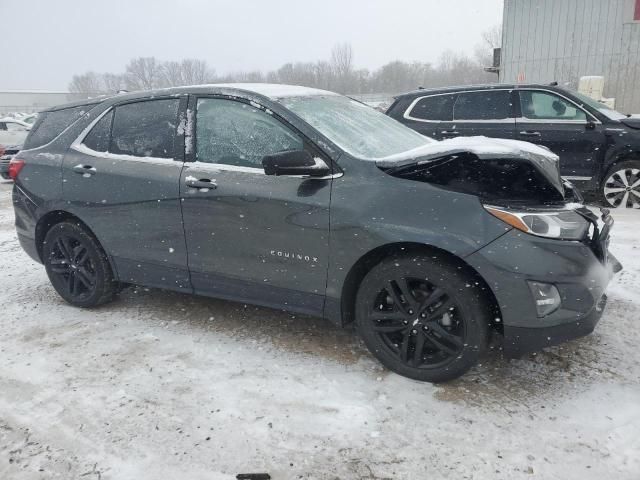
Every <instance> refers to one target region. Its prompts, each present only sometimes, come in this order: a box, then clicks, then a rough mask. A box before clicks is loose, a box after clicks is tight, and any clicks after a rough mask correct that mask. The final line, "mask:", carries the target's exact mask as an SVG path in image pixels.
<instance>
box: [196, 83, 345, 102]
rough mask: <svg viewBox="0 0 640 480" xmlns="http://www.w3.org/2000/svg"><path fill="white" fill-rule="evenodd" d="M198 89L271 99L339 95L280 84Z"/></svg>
mask: <svg viewBox="0 0 640 480" xmlns="http://www.w3.org/2000/svg"><path fill="white" fill-rule="evenodd" d="M195 86H197V87H218V88H235V89H237V90H246V91H250V92H254V93H258V94H260V95H264V96H265V97H269V98H271V99H277V98H282V97H308V96H311V95H338V94H337V93H334V92H329V91H328V90H320V89H318V88H310V87H302V86H300V85H283V84H278V83H216V84H210V85H195Z"/></svg>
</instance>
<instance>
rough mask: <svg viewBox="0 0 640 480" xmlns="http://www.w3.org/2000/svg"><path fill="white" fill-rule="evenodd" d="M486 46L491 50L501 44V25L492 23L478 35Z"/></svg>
mask: <svg viewBox="0 0 640 480" xmlns="http://www.w3.org/2000/svg"><path fill="white" fill-rule="evenodd" d="M480 36H481V37H482V41H483V43H484V46H485V47H486V48H489V49H491V50H493V49H494V48H500V47H501V46H502V25H500V24H498V25H494V26H493V27H491V28H489V29H488V30H485V31H484V32H482V34H481V35H480Z"/></svg>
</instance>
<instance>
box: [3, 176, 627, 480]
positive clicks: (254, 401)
mask: <svg viewBox="0 0 640 480" xmlns="http://www.w3.org/2000/svg"><path fill="white" fill-rule="evenodd" d="M10 189H11V184H9V183H7V182H5V183H2V184H0V254H1V255H2V260H1V264H2V268H1V270H0V299H1V301H2V312H1V313H0V479H11V480H13V479H19V480H22V479H50V478H60V479H76V478H77V479H87V480H91V479H102V480H106V479H118V480H120V479H132V480H133V479H135V480H144V479H153V480H156V479H164V478H166V479H189V480H199V479H232V478H235V475H236V474H237V473H240V472H269V473H270V474H271V476H272V478H273V479H275V480H278V479H294V478H295V479H297V478H301V479H338V478H339V479H385V478H388V479H417V478H430V479H431V478H433V479H439V478H455V479H488V478H492V479H503V478H504V479H520V478H526V479H536V478H540V479H545V480H546V479H562V480H567V479H602V478H611V479H617V480H623V479H638V478H640V434H639V432H640V348H638V345H640V324H639V322H640V235H638V231H639V230H640V211H625V212H616V213H615V214H614V216H615V217H616V220H617V225H616V227H615V229H614V238H613V244H612V250H613V251H614V253H615V254H616V255H617V256H618V258H619V259H620V260H621V262H622V263H623V264H624V266H625V270H624V271H623V272H622V273H621V274H620V275H619V276H618V278H617V279H616V280H615V283H614V284H612V286H611V287H610V303H609V307H608V310H607V312H606V314H605V316H604V317H603V319H602V321H601V323H600V325H599V326H598V328H597V330H596V332H595V334H593V335H591V336H589V337H587V338H584V339H581V340H577V341H574V342H571V343H569V344H566V345H564V346H561V347H556V348H553V349H549V350H548V351H546V352H544V353H539V354H537V355H531V356H530V357H528V358H525V359H521V360H506V359H504V358H502V357H501V355H500V354H499V353H498V352H495V353H492V354H490V355H489V356H488V358H486V359H485V360H484V361H483V363H482V365H480V366H478V367H477V368H475V369H474V370H473V371H472V372H471V373H470V374H468V375H466V376H465V377H464V378H462V379H460V380H457V381H455V382H452V383H449V384H447V385H441V386H434V385H430V384H421V383H417V382H413V381H410V380H407V379H404V378H402V377H399V376H397V375H395V374H392V373H389V372H388V371H385V370H384V369H383V368H382V367H380V366H379V364H378V363H377V362H376V361H374V360H373V359H372V358H371V357H370V356H369V354H368V353H367V352H366V350H365V349H364V347H363V346H362V345H361V343H360V342H359V340H358V339H357V337H356V336H355V335H354V334H353V332H351V331H345V330H341V329H338V328H336V327H334V326H332V325H330V324H329V323H327V322H324V321H322V320H318V319H311V318H305V317H301V316H292V315H290V314H286V313H282V312H279V311H274V310H269V309H264V308H256V307H253V306H249V305H242V304H236V303H231V302H225V301H218V300H213V299H207V298H200V297H193V296H189V295H181V294H175V293H168V292H164V291H160V290H153V289H151V290H148V289H128V290H126V291H125V292H123V293H122V294H121V296H120V297H119V299H118V300H117V301H115V302H114V303H112V304H110V305H106V306H104V307H101V308H99V309H97V310H91V311H87V310H78V309H74V308H72V307H69V306H67V305H66V304H65V303H64V302H63V301H62V300H61V299H60V298H58V296H57V295H56V294H55V292H54V291H53V289H52V287H50V285H49V282H48V280H47V277H46V275H45V272H44V269H43V267H42V266H41V265H38V264H36V263H34V262H33V261H31V260H30V259H29V258H28V257H27V255H26V254H24V253H23V252H22V250H21V249H20V247H19V245H18V243H17V240H16V237H15V232H14V229H13V209H12V208H11V198H10Z"/></svg>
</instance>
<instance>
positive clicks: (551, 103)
mask: <svg viewBox="0 0 640 480" xmlns="http://www.w3.org/2000/svg"><path fill="white" fill-rule="evenodd" d="M518 91H519V107H520V115H519V118H518V119H517V120H516V131H517V135H516V138H518V139H519V140H526V141H528V142H532V143H536V144H539V145H544V146H546V147H547V148H549V149H550V150H551V151H552V152H553V153H555V154H556V155H558V156H559V157H560V172H561V174H562V175H563V176H564V177H565V178H568V179H571V180H583V181H586V180H590V179H591V177H592V176H593V175H594V174H595V172H596V170H597V166H598V165H600V164H601V163H600V161H601V160H602V156H603V155H604V154H605V150H606V149H605V148H604V146H605V145H606V136H605V132H604V127H603V125H602V124H601V123H600V121H599V120H597V119H596V118H594V117H593V116H591V114H589V113H588V112H586V111H585V110H583V109H582V108H580V107H579V106H578V105H576V104H575V103H573V102H572V101H571V100H570V99H568V98H566V97H564V96H561V95H559V94H557V93H555V92H551V91H548V90H536V89H522V90H518Z"/></svg>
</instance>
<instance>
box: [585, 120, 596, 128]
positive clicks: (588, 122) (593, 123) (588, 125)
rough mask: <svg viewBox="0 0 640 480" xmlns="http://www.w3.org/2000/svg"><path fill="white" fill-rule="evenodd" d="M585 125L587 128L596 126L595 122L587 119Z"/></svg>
mask: <svg viewBox="0 0 640 480" xmlns="http://www.w3.org/2000/svg"><path fill="white" fill-rule="evenodd" d="M586 127H587V130H593V129H595V128H596V124H595V122H593V121H592V120H587V125H586Z"/></svg>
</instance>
